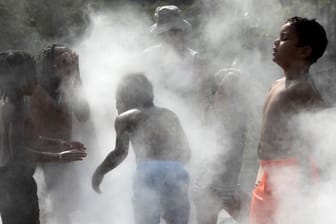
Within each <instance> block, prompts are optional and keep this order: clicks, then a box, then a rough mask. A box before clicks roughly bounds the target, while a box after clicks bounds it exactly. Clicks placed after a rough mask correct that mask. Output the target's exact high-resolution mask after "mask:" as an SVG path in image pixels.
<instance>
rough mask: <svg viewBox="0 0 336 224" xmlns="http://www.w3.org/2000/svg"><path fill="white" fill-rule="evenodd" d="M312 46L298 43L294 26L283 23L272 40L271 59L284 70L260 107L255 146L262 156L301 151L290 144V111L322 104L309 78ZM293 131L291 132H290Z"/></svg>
mask: <svg viewBox="0 0 336 224" xmlns="http://www.w3.org/2000/svg"><path fill="white" fill-rule="evenodd" d="M311 51H312V49H311V48H310V47H307V46H303V47H301V46H298V37H297V34H296V31H295V28H294V26H292V25H290V24H289V23H286V24H285V25H284V26H283V27H282V28H281V31H280V35H279V38H277V39H276V40H275V41H274V47H273V61H274V62H275V63H277V64H278V65H279V66H280V67H281V68H282V69H283V71H284V77H283V78H281V79H279V80H277V81H276V82H275V83H274V84H273V86H272V87H271V89H270V91H269V93H268V96H267V98H266V102H265V104H264V108H263V123H262V129H261V136H260V142H259V148H258V156H259V158H260V159H262V160H273V159H285V158H293V157H294V158H296V157H297V156H298V154H301V153H303V152H300V151H299V150H302V149H297V148H293V147H292V143H293V142H294V141H297V139H295V137H294V134H295V130H292V128H293V127H292V126H291V118H292V115H295V114H298V113H299V112H300V111H303V110H305V109H311V108H314V107H318V106H321V105H322V104H323V103H322V102H323V101H322V99H321V96H320V95H319V94H318V92H317V91H316V90H315V89H314V87H313V86H312V85H311V83H310V82H309V81H308V73H309V67H310V62H309V61H308V60H307V57H309V55H310V54H311ZM293 131H294V132H293Z"/></svg>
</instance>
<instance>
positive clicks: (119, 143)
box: [97, 135, 129, 175]
mask: <svg viewBox="0 0 336 224" xmlns="http://www.w3.org/2000/svg"><path fill="white" fill-rule="evenodd" d="M128 147H129V137H128V136H127V135H123V136H117V139H116V147H115V149H114V150H113V151H112V152H110V153H109V154H108V155H107V156H106V158H105V159H104V161H103V162H102V163H101V164H100V165H99V167H98V168H97V171H98V172H99V173H100V174H102V175H105V174H106V173H108V172H109V171H111V170H112V169H114V168H115V167H117V166H118V165H119V164H120V163H121V162H122V161H123V160H124V159H125V158H126V156H127V154H128Z"/></svg>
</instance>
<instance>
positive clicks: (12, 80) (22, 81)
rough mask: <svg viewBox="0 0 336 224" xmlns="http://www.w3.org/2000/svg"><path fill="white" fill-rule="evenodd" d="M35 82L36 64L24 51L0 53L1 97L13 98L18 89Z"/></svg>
mask: <svg viewBox="0 0 336 224" xmlns="http://www.w3.org/2000/svg"><path fill="white" fill-rule="evenodd" d="M28 82H36V63H35V60H34V58H33V56H31V55H30V54H28V53H27V52H24V51H18V50H8V51H3V52H0V89H1V90H0V91H1V96H2V97H14V96H15V95H16V93H17V91H18V89H19V88H21V87H22V86H24V85H26V84H27V83H28Z"/></svg>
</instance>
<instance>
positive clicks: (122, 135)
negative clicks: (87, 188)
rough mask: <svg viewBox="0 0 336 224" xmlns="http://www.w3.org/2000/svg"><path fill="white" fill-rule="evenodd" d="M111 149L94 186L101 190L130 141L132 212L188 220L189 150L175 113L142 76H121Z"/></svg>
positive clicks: (151, 221) (143, 218)
mask: <svg viewBox="0 0 336 224" xmlns="http://www.w3.org/2000/svg"><path fill="white" fill-rule="evenodd" d="M116 102H117V105H116V107H117V110H118V114H119V116H118V117H117V118H116V119H115V123H114V125H115V130H116V134H117V135H116V144H115V149H114V150H113V151H112V152H111V153H109V154H108V156H107V157H106V158H105V160H104V161H103V162H102V163H101V164H100V165H99V166H98V168H97V169H96V171H95V173H94V175H93V177H92V187H93V189H94V190H95V191H96V192H100V189H99V186H100V184H101V182H102V180H103V177H104V175H105V174H106V173H107V172H109V171H110V170H112V169H114V168H115V167H117V166H118V165H119V164H120V163H121V162H122V161H123V160H124V159H125V158H126V156H127V153H128V150H129V143H130V142H131V143H132V146H133V149H134V153H135V158H136V163H137V169H136V174H135V178H134V188H133V189H134V196H133V203H134V213H135V223H137V224H159V223H160V217H161V216H162V218H163V219H165V220H166V222H167V223H168V224H187V223H188V217H189V199H188V185H189V175H188V173H187V171H186V170H185V169H184V164H185V163H187V162H188V161H189V160H190V156H191V153H190V148H189V143H188V140H187V138H186V136H185V133H184V131H183V128H182V126H181V124H180V121H179V120H178V118H177V116H176V114H175V113H174V112H172V111H170V110H168V109H165V108H160V107H157V106H155V105H154V104H153V87H152V84H151V83H150V81H149V80H148V79H147V78H146V76H144V75H143V74H131V75H126V76H125V77H123V78H122V79H121V81H120V83H119V85H118V88H117V93H116Z"/></svg>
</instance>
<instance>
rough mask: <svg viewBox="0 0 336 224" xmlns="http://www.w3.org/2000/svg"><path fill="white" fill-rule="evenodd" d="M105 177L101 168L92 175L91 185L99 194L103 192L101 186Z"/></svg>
mask: <svg viewBox="0 0 336 224" xmlns="http://www.w3.org/2000/svg"><path fill="white" fill-rule="evenodd" d="M103 178H104V175H103V174H102V173H101V172H100V171H99V168H97V170H96V171H95V172H94V174H93V176H92V179H91V185H92V188H93V190H94V191H95V192H96V193H98V194H100V193H101V191H100V188H99V186H100V184H101V183H102V181H103Z"/></svg>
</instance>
